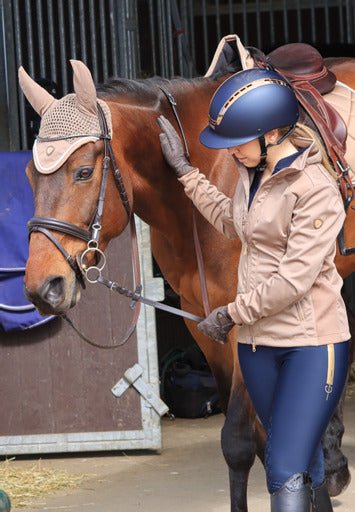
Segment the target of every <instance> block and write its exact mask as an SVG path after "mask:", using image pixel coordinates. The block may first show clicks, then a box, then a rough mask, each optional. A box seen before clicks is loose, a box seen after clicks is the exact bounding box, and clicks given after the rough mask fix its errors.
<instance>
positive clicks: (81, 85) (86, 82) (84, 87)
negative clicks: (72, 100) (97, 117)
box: [70, 59, 97, 114]
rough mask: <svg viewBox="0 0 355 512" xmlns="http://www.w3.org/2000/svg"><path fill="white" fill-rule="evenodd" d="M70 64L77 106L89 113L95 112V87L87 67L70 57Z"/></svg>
mask: <svg viewBox="0 0 355 512" xmlns="http://www.w3.org/2000/svg"><path fill="white" fill-rule="evenodd" d="M70 64H71V65H72V68H73V72H74V77H73V84H74V91H75V94H76V98H77V100H78V103H79V106H81V107H83V108H84V109H85V110H87V111H89V112H90V113H91V114H97V96H96V88H95V84H94V81H93V79H92V76H91V73H90V71H89V69H88V68H87V67H86V66H85V64H84V63H83V62H81V61H80V60H73V59H71V60H70Z"/></svg>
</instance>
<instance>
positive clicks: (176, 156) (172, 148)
mask: <svg viewBox="0 0 355 512" xmlns="http://www.w3.org/2000/svg"><path fill="white" fill-rule="evenodd" d="M157 123H158V125H159V126H160V128H161V129H162V130H163V133H160V134H159V139H160V145H161V149H162V152H163V155H164V158H165V160H166V161H167V163H168V164H169V165H170V166H171V167H172V168H173V169H174V171H175V173H176V175H177V177H178V178H181V176H184V174H187V173H188V172H190V171H192V170H193V169H194V167H192V165H190V163H189V161H188V160H187V158H186V155H185V150H184V146H183V144H182V142H181V140H180V137H179V135H178V133H177V132H176V130H175V128H174V127H173V125H172V124H171V123H170V121H169V120H168V119H166V117H164V116H159V117H158V119H157Z"/></svg>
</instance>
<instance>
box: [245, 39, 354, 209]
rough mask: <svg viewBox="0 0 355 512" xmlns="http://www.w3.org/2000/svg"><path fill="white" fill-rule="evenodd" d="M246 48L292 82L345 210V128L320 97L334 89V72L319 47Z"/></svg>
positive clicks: (348, 189)
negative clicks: (333, 173)
mask: <svg viewBox="0 0 355 512" xmlns="http://www.w3.org/2000/svg"><path fill="white" fill-rule="evenodd" d="M248 49H249V50H250V52H251V55H252V57H253V59H254V62H255V65H257V66H261V67H265V66H271V67H273V68H274V69H275V70H277V71H279V72H280V73H281V74H282V75H283V76H285V77H286V78H287V79H288V80H289V82H290V83H291V85H292V87H293V89H294V91H295V93H296V96H297V99H298V101H299V103H300V104H301V106H302V108H303V111H304V113H305V114H306V117H307V116H308V117H309V118H310V120H311V122H312V123H313V125H314V127H315V128H316V129H317V130H318V132H319V134H320V136H321V138H322V140H323V142H324V145H325V147H326V150H327V153H328V156H329V159H330V160H331V162H332V164H333V167H334V169H335V171H336V172H337V174H338V183H339V187H340V190H341V193H342V196H343V200H344V206H345V209H347V207H348V205H349V204H350V202H351V200H352V198H353V186H352V182H351V178H350V176H349V171H350V167H349V165H348V163H347V162H346V160H345V157H344V155H345V152H346V138H347V127H346V124H345V122H344V120H343V118H342V117H341V116H340V115H339V114H338V112H337V111H336V110H335V109H334V108H333V107H332V106H331V105H330V104H329V103H328V102H327V101H326V100H325V99H324V98H323V96H322V95H323V94H326V93H328V92H331V91H332V90H333V89H334V87H335V83H336V77H335V75H334V73H332V71H330V70H329V69H328V68H327V67H326V66H325V64H324V60H323V57H322V56H321V55H320V53H319V52H318V50H316V48H313V46H310V45H308V44H304V43H291V44H286V45H284V46H281V47H280V48H277V49H276V50H274V51H272V52H271V53H269V54H268V55H267V56H266V55H264V54H263V53H262V52H261V51H260V50H258V49H256V48H248Z"/></svg>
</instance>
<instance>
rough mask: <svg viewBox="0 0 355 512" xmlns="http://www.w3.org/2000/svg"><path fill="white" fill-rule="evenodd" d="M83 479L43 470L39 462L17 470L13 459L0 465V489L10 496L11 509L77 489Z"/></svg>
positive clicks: (65, 473) (62, 472)
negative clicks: (54, 494)
mask: <svg viewBox="0 0 355 512" xmlns="http://www.w3.org/2000/svg"><path fill="white" fill-rule="evenodd" d="M85 477H86V475H76V474H71V473H68V472H67V471H64V470H58V469H50V468H43V467H42V464H41V461H40V460H39V461H37V462H36V463H35V464H34V465H33V466H32V467H30V468H28V469H22V468H19V466H18V465H17V464H16V465H15V464H14V463H13V459H9V460H5V461H4V462H2V463H0V488H2V489H3V490H4V491H6V493H7V494H8V495H9V496H10V499H11V504H12V507H13V508H15V507H17V508H21V507H28V506H30V505H31V504H32V502H33V501H34V499H36V498H39V497H45V496H48V495H50V494H53V493H55V492H57V491H60V490H66V489H73V488H75V487H78V486H79V485H80V483H82V481H83V480H84V479H85Z"/></svg>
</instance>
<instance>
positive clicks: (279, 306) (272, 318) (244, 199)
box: [179, 139, 350, 347]
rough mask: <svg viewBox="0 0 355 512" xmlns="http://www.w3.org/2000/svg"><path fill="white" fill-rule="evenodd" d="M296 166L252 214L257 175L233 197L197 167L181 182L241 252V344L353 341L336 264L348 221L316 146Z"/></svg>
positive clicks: (303, 143)
mask: <svg viewBox="0 0 355 512" xmlns="http://www.w3.org/2000/svg"><path fill="white" fill-rule="evenodd" d="M297 145H298V146H300V147H306V149H305V150H304V152H303V153H302V154H300V155H299V156H298V157H297V158H296V159H295V160H294V161H293V162H292V164H291V166H290V167H285V168H282V169H281V170H279V171H278V172H277V173H275V174H272V175H271V176H270V177H269V178H267V179H266V180H265V181H264V182H263V183H262V184H261V185H260V187H259V188H258V189H257V191H256V193H255V196H254V198H253V200H252V202H251V205H250V208H249V210H248V203H249V191H250V183H251V181H252V178H253V175H252V172H250V171H248V170H247V169H246V168H245V167H244V166H243V165H242V164H240V163H239V164H238V169H239V173H240V179H239V180H238V184H237V187H236V190H235V194H234V197H233V198H229V197H227V196H226V195H224V194H223V193H221V192H220V191H218V189H217V188H216V187H215V186H214V185H213V184H211V183H210V182H209V181H208V179H207V178H206V177H205V176H204V175H203V174H202V173H200V172H199V170H198V169H194V170H193V171H191V172H189V173H188V174H186V175H185V176H183V177H181V178H180V179H179V180H180V181H181V183H182V184H183V185H184V189H185V192H186V194H187V196H188V197H189V198H190V199H191V200H192V201H193V203H194V204H195V206H196V207H197V208H198V209H199V211H200V212H201V213H202V215H203V216H204V217H205V218H206V219H207V220H208V221H209V222H210V223H211V224H212V225H213V226H214V227H215V228H216V229H217V230H218V231H220V232H221V233H223V234H224V235H225V236H226V237H228V238H235V237H237V236H239V238H240V239H241V241H242V251H241V255H240V260H239V267H238V288H237V295H236V298H235V301H234V302H231V303H230V304H228V311H229V314H230V315H231V317H232V318H233V320H234V321H235V322H236V324H238V325H239V329H238V341H239V342H240V343H250V344H252V345H253V347H255V346H256V345H267V346H277V347H282V346H283V347H285V346H286V347H287V346H304V345H323V344H328V343H337V342H342V341H345V340H348V339H349V338H350V333H349V326H348V320H347V316H346V309H345V305H344V302H343V299H342V297H341V294H340V290H341V287H342V284H343V282H342V278H341V277H340V275H339V274H338V272H337V270H336V267H335V263H334V257H335V251H336V237H337V235H338V233H339V231H340V229H341V227H342V224H343V222H344V219H345V212H344V207H343V203H342V199H341V196H340V193H339V191H338V188H337V186H336V183H335V180H334V179H333V178H332V177H331V176H330V175H329V173H328V172H327V171H326V169H325V168H324V167H323V166H322V164H321V153H320V151H319V150H318V149H317V148H316V146H315V144H313V143H312V142H311V141H310V140H306V139H298V140H297Z"/></svg>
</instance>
